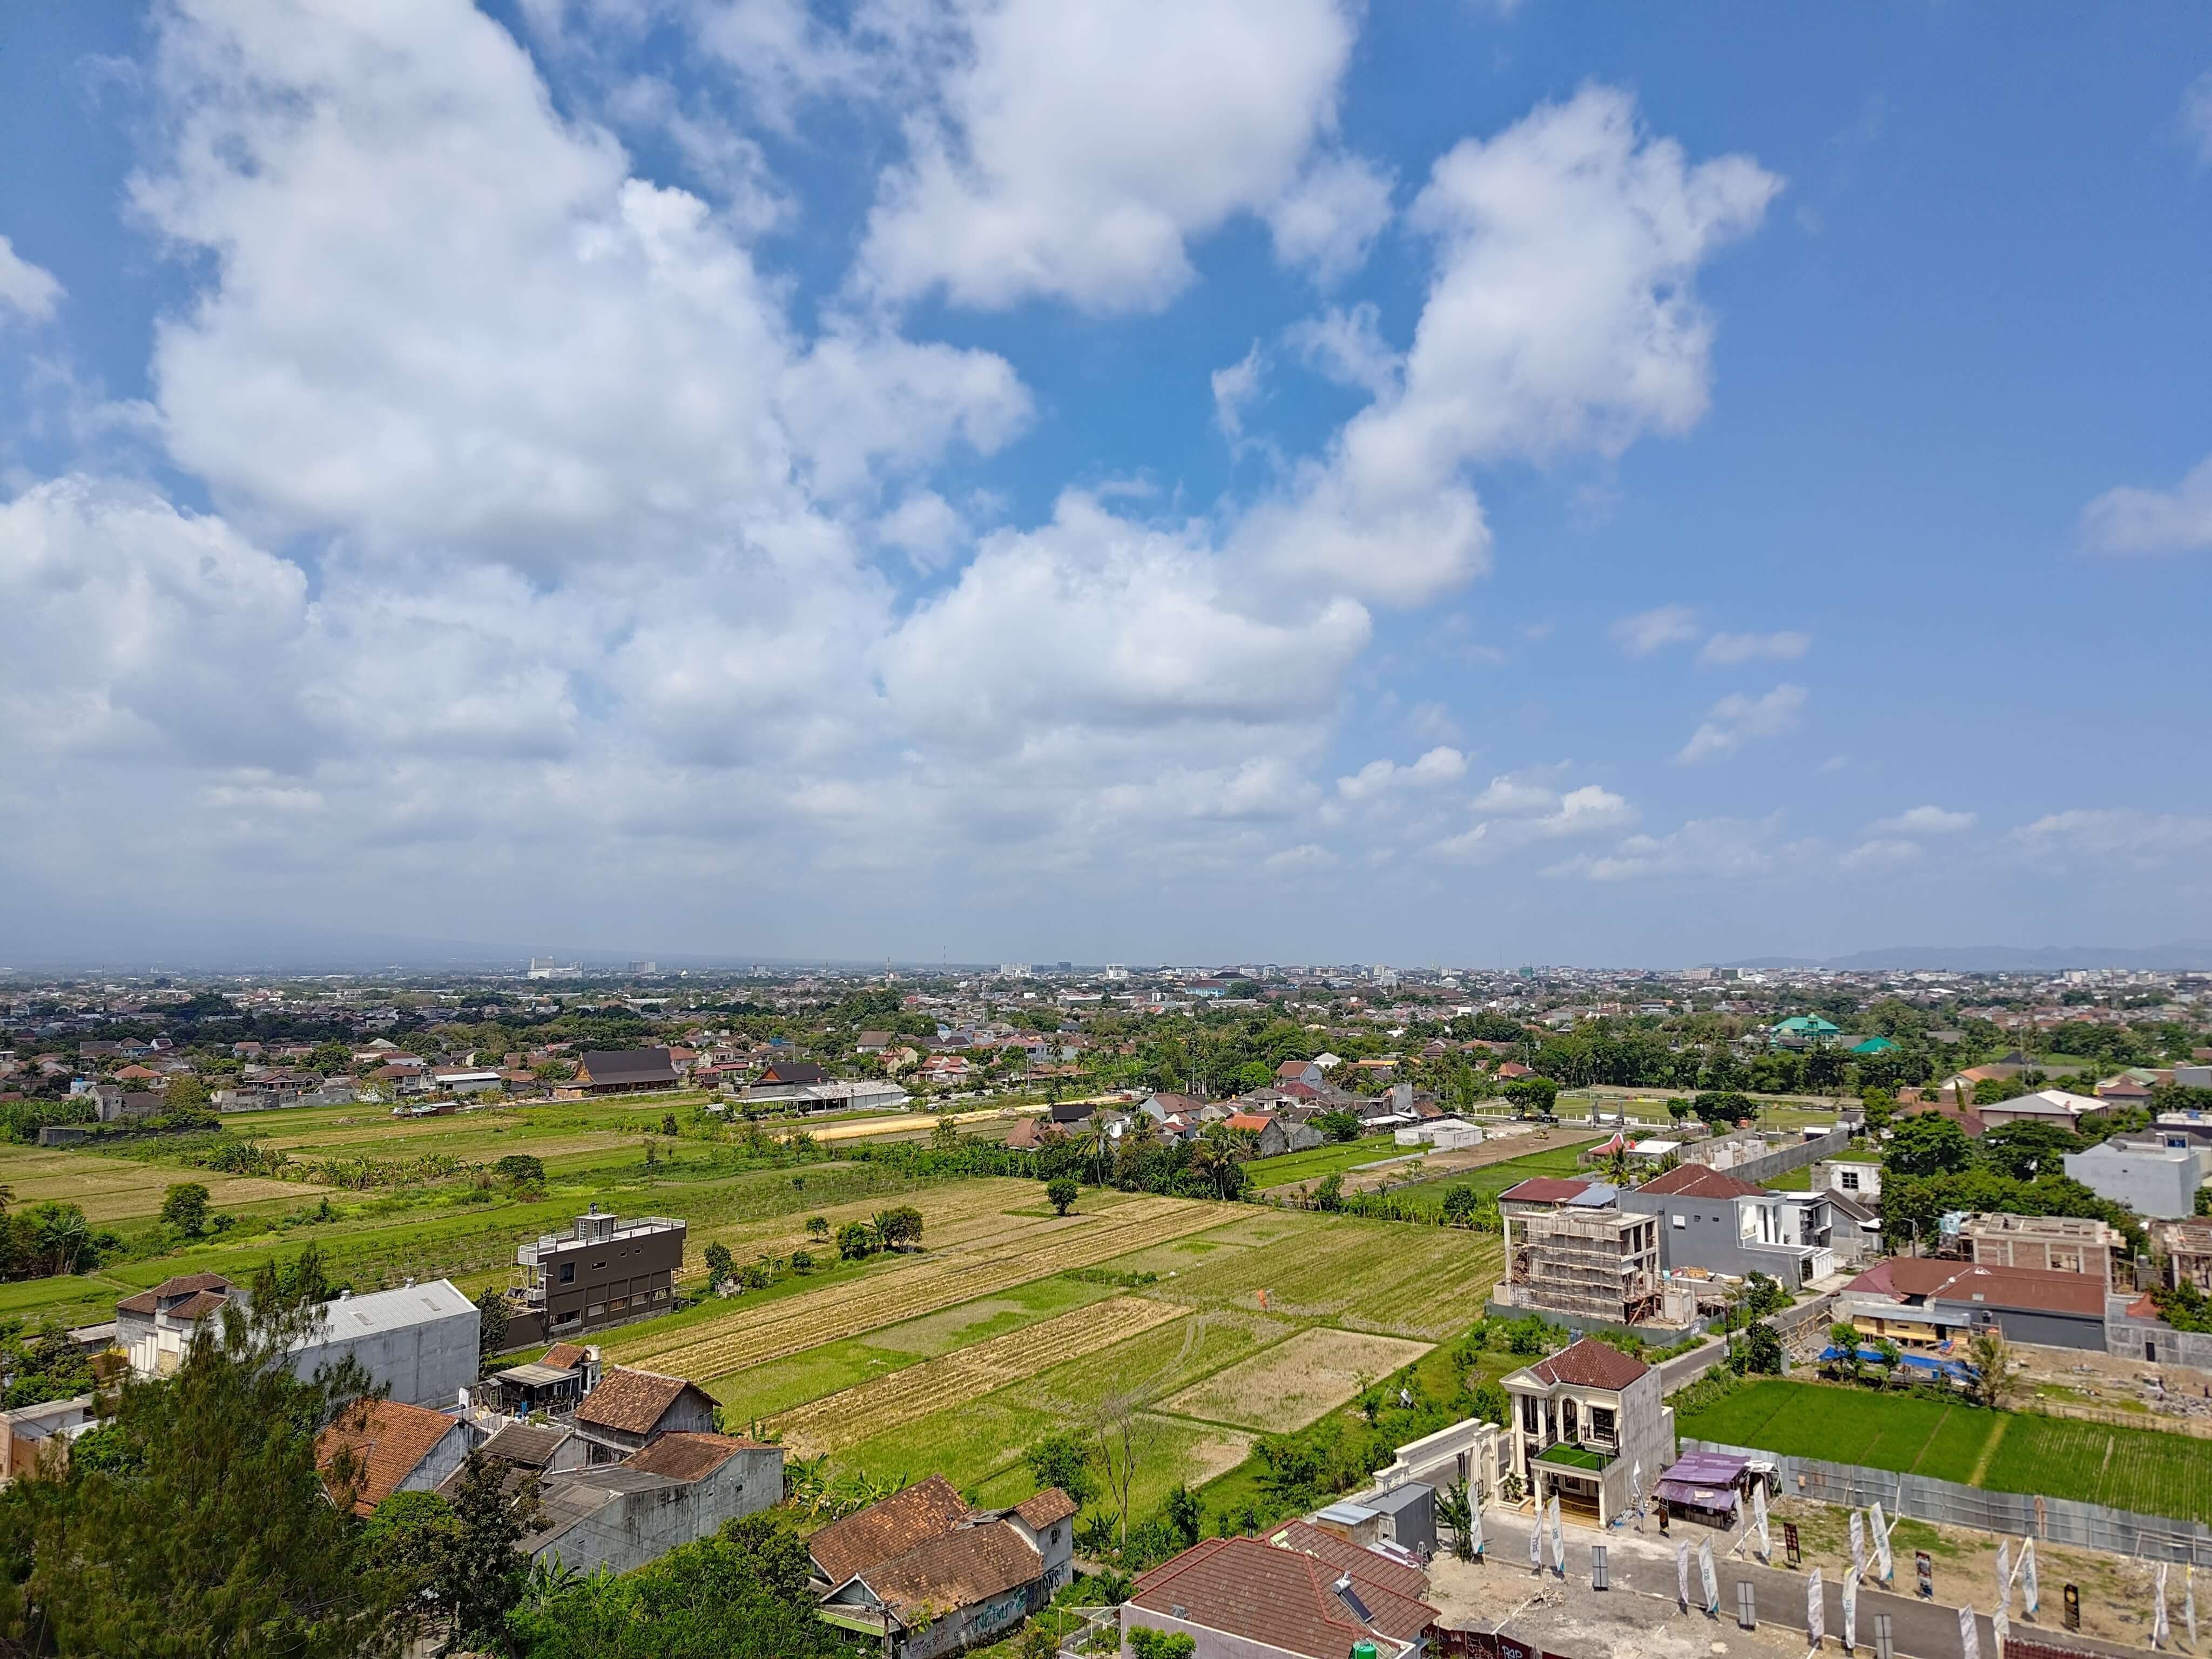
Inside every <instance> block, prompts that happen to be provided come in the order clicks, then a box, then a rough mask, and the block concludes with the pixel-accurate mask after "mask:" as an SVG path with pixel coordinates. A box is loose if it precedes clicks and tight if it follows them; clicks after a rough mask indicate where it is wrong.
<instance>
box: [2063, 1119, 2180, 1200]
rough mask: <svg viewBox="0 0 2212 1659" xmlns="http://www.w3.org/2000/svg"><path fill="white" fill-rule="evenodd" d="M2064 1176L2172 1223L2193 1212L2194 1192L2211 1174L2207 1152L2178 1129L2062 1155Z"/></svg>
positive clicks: (2116, 1137)
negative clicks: (2064, 1162) (2063, 1158)
mask: <svg viewBox="0 0 2212 1659" xmlns="http://www.w3.org/2000/svg"><path fill="white" fill-rule="evenodd" d="M2066 1173H2067V1174H2068V1175H2069V1176H2073V1177H2074V1179H2075V1180H2076V1181H2078V1182H2081V1184H2082V1185H2083V1186H2084V1187H2087V1188H2088V1189H2089V1190H2090V1191H2091V1192H2093V1193H2094V1194H2097V1196H2098V1197H2100V1198H2109V1199H2111V1200H2113V1202H2115V1203H2118V1204H2124V1205H2126V1206H2128V1207H2129V1208H2130V1209H2131V1210H2133V1211H2134V1212H2136V1214H2137V1215H2140V1216H2147V1217H2149V1218H2153V1219H2154V1220H2161V1221H2171V1220H2174V1219H2177V1218H2179V1217H2182V1216H2185V1215H2193V1214H2195V1213H2196V1207H2197V1188H2199V1187H2202V1186H2203V1184H2204V1180H2205V1177H2206V1176H2207V1175H2212V1147H2207V1146H2201V1145H2199V1144H2197V1140H2196V1139H2195V1138H2194V1137H2192V1136H2191V1135H2190V1134H2189V1133H2186V1132H2185V1131H2180V1130H2172V1129H2150V1130H2147V1131H2145V1132H2143V1133H2140V1134H2133V1135H2114V1136H2113V1137H2112V1139H2110V1140H2107V1141H2105V1142H2103V1143H2101V1144H2100V1145H2099V1146H2092V1147H2090V1148H2089V1150H2088V1151H2087V1152H2069V1153H2067V1154H2066Z"/></svg>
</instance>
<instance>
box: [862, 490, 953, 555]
mask: <svg viewBox="0 0 2212 1659" xmlns="http://www.w3.org/2000/svg"><path fill="white" fill-rule="evenodd" d="M967 534H968V520H966V518H965V517H964V516H963V514H962V513H960V511H959V510H958V509H957V507H954V506H953V505H952V504H951V502H950V501H946V500H945V497H944V496H942V495H939V494H938V493H937V492H936V491H935V490H933V489H917V490H915V492H914V493H913V494H912V495H908V496H907V497H906V499H905V500H903V501H901V502H900V503H899V504H898V505H897V506H896V507H893V508H892V509H891V510H890V512H889V513H884V516H883V517H882V518H880V519H878V520H876V539H877V540H878V541H879V542H881V543H883V544H884V546H886V547H895V548H896V549H898V550H899V551H901V552H902V553H904V554H905V555H906V556H908V558H910V559H912V560H913V561H914V562H915V564H917V565H919V566H920V567H921V568H923V569H925V570H934V569H936V568H939V567H940V566H941V565H943V564H944V563H945V561H946V560H948V559H949V558H951V556H952V554H953V552H954V550H956V549H957V547H958V546H959V545H960V544H961V542H962V541H963V540H964V539H965V538H966V537H967Z"/></svg>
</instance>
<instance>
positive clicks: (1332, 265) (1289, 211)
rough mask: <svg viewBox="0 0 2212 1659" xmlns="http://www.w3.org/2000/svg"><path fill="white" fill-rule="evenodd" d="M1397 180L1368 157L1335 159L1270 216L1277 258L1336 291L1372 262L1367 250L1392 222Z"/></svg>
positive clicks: (1312, 171)
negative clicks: (1393, 179)
mask: <svg viewBox="0 0 2212 1659" xmlns="http://www.w3.org/2000/svg"><path fill="white" fill-rule="evenodd" d="M1391 185H1392V179H1391V174H1390V172H1389V169H1388V168H1387V167H1378V166H1376V164H1375V163H1374V162H1372V161H1368V160H1367V159H1365V158H1364V156H1358V155H1332V156H1328V157H1326V158H1323V159H1321V160H1319V161H1316V163H1315V164H1314V165H1313V166H1311V167H1308V168H1307V169H1306V172H1305V175H1304V177H1303V178H1301V179H1299V180H1298V181H1297V183H1296V184H1295V185H1291V188H1290V189H1289V190H1288V191H1285V193H1284V194H1283V196H1282V197H1280V198H1279V199H1278V200H1277V201H1275V202H1274V203H1273V204H1271V205H1270V206H1269V207H1268V208H1267V228H1268V229H1269V230H1270V231H1272V232H1273V234H1274V239H1275V257H1276V258H1279V259H1280V260H1281V261H1282V262H1283V263H1284V264H1287V265H1298V266H1303V267H1304V269H1306V270H1310V271H1311V272H1312V273H1313V278H1314V280H1315V282H1316V283H1319V284H1320V285H1321V286H1322V287H1323V288H1333V287H1334V286H1335V285H1336V284H1337V283H1340V282H1342V281H1343V280H1344V279H1345V278H1346V277H1347V276H1351V275H1352V272H1353V271H1355V270H1358V269H1359V267H1360V266H1361V265H1363V264H1365V263H1366V262H1367V250H1368V248H1369V247H1370V246H1371V245H1372V244H1373V243H1374V240H1375V239H1376V236H1377V235H1379V234H1382V230H1383V226H1385V225H1387V224H1389V222H1390V191H1391Z"/></svg>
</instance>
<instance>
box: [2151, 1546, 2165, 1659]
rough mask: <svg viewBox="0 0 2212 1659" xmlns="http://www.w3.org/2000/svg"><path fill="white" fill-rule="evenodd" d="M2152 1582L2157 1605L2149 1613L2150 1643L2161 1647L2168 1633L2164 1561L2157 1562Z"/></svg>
mask: <svg viewBox="0 0 2212 1659" xmlns="http://www.w3.org/2000/svg"><path fill="white" fill-rule="evenodd" d="M2153 1583H2154V1587H2155V1589H2156V1594H2157V1598H2158V1599H2157V1605H2156V1606H2155V1607H2153V1608H2152V1609H2151V1615H2150V1644H2151V1646H2153V1647H2154V1648H2162V1647H2164V1646H2165V1645H2166V1638H2167V1635H2168V1634H2169V1632H2168V1631H2167V1629H2166V1563H2165V1562H2163V1561H2161V1562H2160V1563H2159V1564H2158V1571H2157V1573H2156V1574H2155V1575H2154V1578H2153Z"/></svg>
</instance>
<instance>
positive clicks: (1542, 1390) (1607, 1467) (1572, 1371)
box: [1503, 1336, 1674, 1526]
mask: <svg viewBox="0 0 2212 1659" xmlns="http://www.w3.org/2000/svg"><path fill="white" fill-rule="evenodd" d="M1503 1385H1504V1389H1505V1393H1506V1396H1507V1399H1508V1400H1509V1401H1510V1410H1511V1413H1512V1415H1511V1416H1510V1418H1509V1419H1507V1423H1506V1429H1507V1432H1508V1435H1509V1437H1510V1450H1511V1453H1512V1461H1513V1472H1514V1473H1515V1474H1517V1475H1519V1476H1520V1477H1521V1480H1522V1485H1523V1486H1524V1488H1526V1489H1527V1490H1528V1491H1529V1492H1533V1493H1534V1494H1535V1495H1536V1496H1537V1498H1538V1500H1539V1501H1540V1502H1541V1501H1542V1499H1544V1498H1549V1497H1552V1496H1554V1495H1556V1496H1557V1497H1558V1498H1559V1507H1560V1508H1561V1509H1562V1510H1565V1511H1567V1512H1568V1513H1570V1514H1574V1515H1579V1516H1583V1517H1584V1518H1585V1519H1589V1520H1594V1521H1595V1522H1597V1523H1598V1524H1599V1525H1600V1526H1607V1525H1610V1524H1611V1523H1612V1521H1613V1517H1614V1516H1618V1515H1623V1514H1626V1512H1627V1511H1628V1510H1630V1509H1632V1507H1634V1505H1635V1503H1636V1500H1637V1493H1636V1492H1635V1490H1634V1483H1635V1480H1636V1466H1637V1465H1638V1464H1639V1463H1640V1464H1642V1465H1643V1467H1644V1473H1645V1474H1647V1475H1656V1474H1658V1472H1659V1471H1660V1470H1661V1469H1662V1468H1666V1467H1667V1465H1668V1464H1669V1463H1671V1462H1674V1409H1673V1408H1672V1407H1669V1406H1668V1405H1667V1404H1666V1402H1665V1401H1664V1400H1662V1398H1661V1381H1660V1376H1659V1372H1658V1371H1657V1370H1656V1369H1655V1368H1654V1367H1652V1366H1650V1365H1647V1364H1644V1362H1643V1361H1642V1360H1640V1359H1635V1358H1631V1357H1630V1356H1628V1355H1627V1354H1625V1353H1623V1352H1620V1349H1618V1348H1614V1347H1608V1346H1607V1345H1606V1344H1604V1343H1602V1342H1600V1341H1598V1340H1596V1339H1595V1338H1594V1337H1587V1336H1586V1337H1584V1338H1583V1339H1582V1340H1580V1341H1578V1342H1576V1343H1573V1344H1571V1345H1570V1346H1567V1347H1565V1348H1563V1349H1561V1350H1560V1351H1559V1352H1558V1353H1555V1354H1553V1356H1552V1357H1551V1358H1548V1359H1540V1360H1538V1361H1537V1362H1536V1363H1535V1364H1533V1365H1526V1366H1523V1367H1522V1369H1521V1370H1517V1371H1514V1372H1512V1373H1511V1374H1510V1375H1509V1376H1506V1377H1505V1378H1504V1380H1503Z"/></svg>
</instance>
